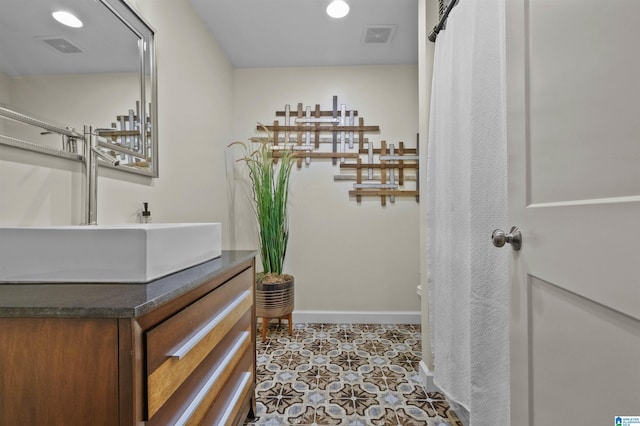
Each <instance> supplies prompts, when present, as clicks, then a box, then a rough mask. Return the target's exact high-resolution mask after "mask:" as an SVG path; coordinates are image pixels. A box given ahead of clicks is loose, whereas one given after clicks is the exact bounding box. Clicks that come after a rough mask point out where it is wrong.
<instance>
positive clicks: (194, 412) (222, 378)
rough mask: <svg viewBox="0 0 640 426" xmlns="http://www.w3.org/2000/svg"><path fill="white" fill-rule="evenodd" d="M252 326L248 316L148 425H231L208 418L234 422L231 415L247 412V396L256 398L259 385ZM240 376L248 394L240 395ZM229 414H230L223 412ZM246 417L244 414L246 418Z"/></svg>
mask: <svg viewBox="0 0 640 426" xmlns="http://www.w3.org/2000/svg"><path fill="white" fill-rule="evenodd" d="M251 323H252V321H251V315H249V314H247V315H245V316H244V317H243V318H242V319H241V320H240V322H239V323H238V324H236V326H235V327H234V328H233V329H232V330H231V331H230V333H229V334H228V335H227V336H226V337H225V338H224V339H223V340H222V341H221V342H220V344H219V345H218V346H217V347H216V348H215V349H214V350H213V351H212V352H211V353H210V354H209V356H208V357H207V358H206V359H205V360H204V361H203V362H202V363H201V364H200V365H199V366H198V368H196V370H195V371H194V372H193V374H191V375H190V376H189V377H188V378H187V379H186V380H185V381H184V382H183V383H182V385H181V386H180V387H179V388H178V389H177V390H176V391H175V392H174V393H173V394H172V395H171V397H170V398H169V399H168V400H167V401H166V402H165V404H163V405H162V406H161V407H160V408H159V409H158V411H157V412H156V413H155V414H154V415H153V417H151V419H150V420H149V421H148V422H147V423H146V424H147V425H149V426H167V425H174V426H182V425H216V426H218V425H220V426H221V425H223V424H225V425H226V424H230V423H229V422H228V421H225V422H223V423H220V422H210V421H208V420H206V418H207V417H208V416H214V417H216V418H218V417H219V418H221V419H223V418H231V414H233V415H236V413H239V412H240V411H242V410H246V407H247V405H246V404H245V402H246V401H247V399H246V398H245V396H249V397H250V396H252V395H253V393H254V383H255V380H254V367H253V366H254V359H255V355H254V346H253V345H252V339H253V338H252V335H251ZM240 376H242V377H243V378H248V379H249V384H248V386H249V387H248V388H246V387H245V388H243V389H242V391H243V392H244V391H246V393H240V392H238V391H237V382H238V377H240ZM238 395H242V396H243V398H239V397H238ZM220 401H224V402H223V403H221V402H220ZM221 404H222V405H221ZM229 410H230V412H229V413H228V414H227V413H222V412H219V411H229ZM224 414H226V416H225V415H224ZM246 414H247V413H246V412H244V413H241V415H242V416H245V417H246ZM233 418H234V419H236V418H237V417H233ZM236 423H237V422H236Z"/></svg>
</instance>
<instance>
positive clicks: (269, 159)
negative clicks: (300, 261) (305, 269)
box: [229, 126, 296, 341]
mask: <svg viewBox="0 0 640 426" xmlns="http://www.w3.org/2000/svg"><path fill="white" fill-rule="evenodd" d="M262 128H263V129H264V131H265V132H266V134H267V136H266V137H256V138H252V139H251V143H249V144H247V143H245V142H234V143H232V144H231V145H229V146H233V145H239V146H241V147H242V148H243V150H244V156H243V157H242V158H240V159H239V160H238V161H243V162H244V163H245V164H246V166H247V170H248V172H249V179H250V181H251V190H252V193H253V194H252V195H253V207H254V211H255V214H256V219H257V221H258V234H259V240H260V259H261V262H262V272H260V273H258V274H257V275H256V316H258V317H260V318H262V340H263V341H265V340H266V332H267V327H268V322H269V319H271V318H277V319H279V320H280V319H287V320H288V322H289V334H291V333H292V321H291V320H292V318H291V313H292V312H293V307H294V279H293V276H291V275H289V274H285V273H283V270H282V268H283V265H284V259H285V256H286V254H287V243H288V242H289V218H288V200H289V180H290V177H291V171H292V170H293V165H294V163H295V161H296V160H295V155H294V153H293V151H292V150H291V149H290V148H289V147H288V146H286V145H284V146H282V145H281V146H280V147H279V148H280V149H277V151H276V150H275V149H274V141H273V137H272V134H271V132H269V130H268V129H267V127H265V126H262ZM275 152H277V153H278V155H277V156H275V155H274V153H275Z"/></svg>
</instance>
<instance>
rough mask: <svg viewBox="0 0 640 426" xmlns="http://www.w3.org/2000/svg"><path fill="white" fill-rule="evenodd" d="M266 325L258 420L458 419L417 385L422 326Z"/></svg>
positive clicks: (352, 423) (429, 425)
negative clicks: (291, 331) (291, 328)
mask: <svg viewBox="0 0 640 426" xmlns="http://www.w3.org/2000/svg"><path fill="white" fill-rule="evenodd" d="M282 325H283V326H282V327H280V326H278V325H277V323H275V322H272V323H271V324H270V329H269V334H268V338H267V341H266V342H265V343H262V341H261V339H260V335H261V333H260V332H261V329H260V326H258V333H257V334H258V348H257V351H258V352H257V357H258V363H257V371H258V374H257V381H258V385H257V394H258V396H257V401H258V402H257V411H258V412H257V416H258V418H257V419H256V420H255V421H254V423H249V425H256V426H258V425H259V426H279V425H349V426H366V425H374V426H378V425H380V426H390V425H402V426H405V425H407V426H425V425H426V426H462V423H461V422H460V421H459V420H458V417H457V416H456V414H455V413H454V412H453V411H452V410H451V409H449V404H448V403H447V401H446V400H445V397H444V395H442V394H441V393H437V392H436V393H426V392H425V390H424V388H423V387H422V385H421V384H420V378H419V373H418V363H419V361H420V359H421V355H420V354H421V352H420V351H421V347H420V345H421V341H420V339H421V335H420V327H419V326H415V325H381V324H341V325H337V324H295V326H294V329H293V336H289V334H288V328H287V326H286V323H284V322H283V324H282Z"/></svg>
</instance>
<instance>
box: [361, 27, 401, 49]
mask: <svg viewBox="0 0 640 426" xmlns="http://www.w3.org/2000/svg"><path fill="white" fill-rule="evenodd" d="M395 32H396V26H395V25H369V26H366V27H365V28H364V35H363V37H362V42H363V43H364V44H377V45H380V44H389V43H391V40H392V39H393V34H394V33H395Z"/></svg>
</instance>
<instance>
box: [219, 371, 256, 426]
mask: <svg viewBox="0 0 640 426" xmlns="http://www.w3.org/2000/svg"><path fill="white" fill-rule="evenodd" d="M250 380H251V373H243V374H242V379H241V380H240V384H239V385H238V387H237V388H236V391H235V392H234V393H233V399H232V401H234V402H235V401H238V400H239V399H240V398H241V397H242V394H243V393H245V392H246V390H247V384H249V381H250ZM236 408H237V404H228V405H227V409H226V410H224V414H223V415H222V418H221V419H220V422H218V424H221V425H227V424H229V418H230V417H231V415H232V414H233V413H234V411H235V409H236Z"/></svg>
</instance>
